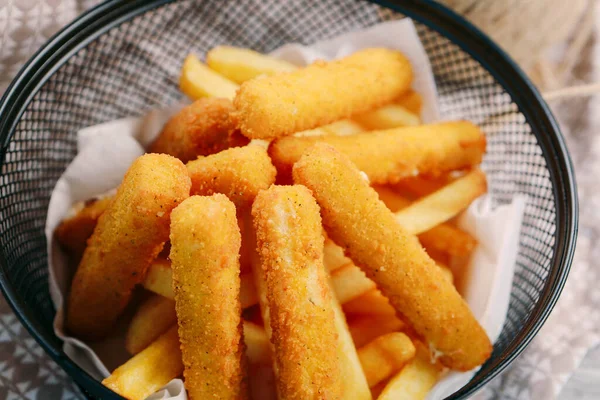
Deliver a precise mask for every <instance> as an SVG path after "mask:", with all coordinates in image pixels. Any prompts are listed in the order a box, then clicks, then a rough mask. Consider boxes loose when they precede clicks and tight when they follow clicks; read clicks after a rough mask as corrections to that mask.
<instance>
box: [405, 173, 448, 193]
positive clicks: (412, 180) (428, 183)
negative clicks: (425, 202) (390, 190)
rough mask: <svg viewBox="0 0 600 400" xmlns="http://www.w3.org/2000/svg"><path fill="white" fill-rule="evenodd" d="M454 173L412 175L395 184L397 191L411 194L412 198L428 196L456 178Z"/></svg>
mask: <svg viewBox="0 0 600 400" xmlns="http://www.w3.org/2000/svg"><path fill="white" fill-rule="evenodd" d="M456 178H458V177H455V176H454V174H453V173H448V174H442V175H440V176H438V177H435V178H433V177H431V176H420V175H417V176H411V177H408V178H404V179H402V180H401V181H400V182H398V183H396V184H395V185H394V188H395V189H396V191H399V192H401V193H402V194H405V195H407V196H409V197H410V198H411V199H414V198H419V197H423V196H428V195H430V194H431V193H433V192H436V191H438V190H440V189H441V188H443V187H444V186H446V185H447V184H449V183H452V182H453V181H454V180H456Z"/></svg>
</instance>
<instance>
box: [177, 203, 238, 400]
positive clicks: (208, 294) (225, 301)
mask: <svg viewBox="0 0 600 400" xmlns="http://www.w3.org/2000/svg"><path fill="white" fill-rule="evenodd" d="M240 242H241V236H240V230H239V228H238V223H237V218H236V214H235V207H234V205H233V203H232V202H231V201H229V200H228V199H227V197H225V196H224V195H222V194H215V195H213V196H211V197H204V196H192V197H190V198H189V199H187V200H186V201H184V202H183V203H181V205H180V206H178V207H177V208H176V209H175V210H173V214H172V216H171V260H172V264H171V267H172V269H173V290H174V292H175V306H176V309H177V320H178V321H179V338H180V341H181V351H182V355H183V364H184V366H185V371H184V377H185V385H186V389H187V391H188V394H189V396H190V399H192V400H198V399H212V398H215V399H245V398H247V387H246V371H245V365H244V360H245V357H244V348H243V347H244V345H243V340H242V320H241V311H242V310H241V305H240V262H239V250H240Z"/></svg>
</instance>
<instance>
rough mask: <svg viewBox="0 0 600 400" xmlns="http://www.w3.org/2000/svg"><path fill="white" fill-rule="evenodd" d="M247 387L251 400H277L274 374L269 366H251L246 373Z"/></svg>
mask: <svg viewBox="0 0 600 400" xmlns="http://www.w3.org/2000/svg"><path fill="white" fill-rule="evenodd" d="M248 386H249V387H250V398H251V399H260V400H277V390H276V388H275V372H273V367H271V366H270V365H258V366H252V368H250V369H249V371H248Z"/></svg>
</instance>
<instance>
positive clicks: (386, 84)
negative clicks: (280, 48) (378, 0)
mask: <svg viewBox="0 0 600 400" xmlns="http://www.w3.org/2000/svg"><path fill="white" fill-rule="evenodd" d="M411 81H412V69H411V66H410V63H409V61H408V60H407V59H406V57H404V56H403V55H402V54H401V53H399V52H397V51H393V50H386V49H366V50H362V51H359V52H356V53H354V54H352V55H350V56H348V57H345V58H342V59H340V60H336V61H331V62H323V61H317V62H315V63H314V64H312V65H310V66H308V67H306V68H302V69H299V70H297V71H294V72H289V73H281V74H276V75H272V76H268V77H265V78H261V79H253V80H250V81H247V82H244V83H243V84H242V85H241V86H240V89H239V91H238V92H237V94H236V97H235V99H234V101H233V105H234V107H235V110H236V111H235V117H236V118H237V121H238V123H239V127H240V129H241V131H242V134H244V135H245V136H247V137H249V138H251V139H270V138H276V137H281V136H287V135H291V134H293V133H296V132H300V131H304V130H308V129H313V128H316V127H319V126H322V125H326V124H329V123H332V122H335V121H337V120H340V119H343V118H348V117H350V116H351V115H352V114H355V113H358V112H362V111H366V110H369V109H372V108H375V107H379V106H381V105H384V104H386V103H389V102H391V101H392V100H394V98H397V97H398V96H399V95H400V94H402V92H404V91H406V90H407V89H408V88H409V87H410V84H411Z"/></svg>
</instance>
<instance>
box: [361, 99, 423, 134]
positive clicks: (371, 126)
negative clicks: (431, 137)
mask: <svg viewBox="0 0 600 400" xmlns="http://www.w3.org/2000/svg"><path fill="white" fill-rule="evenodd" d="M352 119H354V120H355V121H356V122H357V123H359V124H360V125H361V126H362V127H363V128H365V129H367V130H381V129H393V128H400V127H403V126H417V125H420V124H421V119H420V118H419V116H418V115H416V114H413V113H412V112H410V111H408V110H407V109H406V108H404V107H403V106H401V105H400V104H388V105H387V106H383V107H381V108H378V109H377V110H373V111H367V112H365V113H362V114H357V115H354V116H353V117H352Z"/></svg>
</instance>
